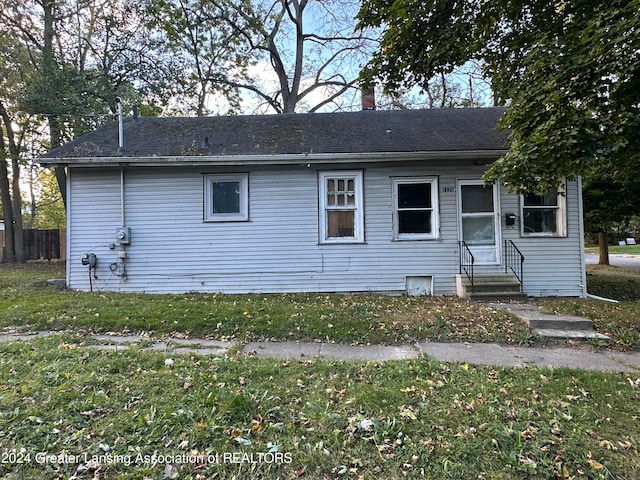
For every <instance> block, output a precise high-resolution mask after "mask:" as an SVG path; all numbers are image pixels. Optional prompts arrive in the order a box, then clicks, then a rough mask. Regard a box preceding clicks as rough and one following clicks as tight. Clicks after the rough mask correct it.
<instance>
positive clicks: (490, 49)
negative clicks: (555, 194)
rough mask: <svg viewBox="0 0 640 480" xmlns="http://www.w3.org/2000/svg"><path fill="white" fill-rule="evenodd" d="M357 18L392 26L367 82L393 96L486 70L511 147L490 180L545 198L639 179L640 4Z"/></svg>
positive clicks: (589, 1) (367, 8)
mask: <svg viewBox="0 0 640 480" xmlns="http://www.w3.org/2000/svg"><path fill="white" fill-rule="evenodd" d="M358 18H359V21H360V25H361V26H362V27H379V26H386V28H385V32H384V35H383V39H382V42H381V47H380V49H379V51H378V52H377V53H376V54H375V56H374V58H373V60H372V61H371V62H370V63H369V65H368V66H367V68H366V69H365V70H364V72H363V77H362V78H363V79H364V81H370V80H371V79H374V78H378V79H381V80H382V82H383V83H384V84H385V86H386V88H387V89H389V90H394V89H397V88H399V87H400V86H402V85H406V84H409V85H425V82H427V81H429V80H430V79H431V78H433V77H434V76H436V75H440V74H442V73H445V74H446V73H449V72H451V71H452V70H453V69H454V68H455V67H456V66H459V65H462V64H464V63H465V62H467V61H469V60H471V59H476V60H480V61H482V62H483V64H484V69H485V72H486V74H487V75H488V77H489V78H490V79H491V85H492V89H493V91H494V98H495V103H496V104H507V106H508V109H507V113H506V115H505V116H504V118H503V119H502V120H501V127H502V128H505V129H508V132H509V133H508V141H509V144H510V150H509V153H508V154H507V155H506V156H504V157H503V158H501V159H499V160H498V161H497V162H495V163H494V164H493V165H492V166H491V167H490V169H489V171H488V172H487V174H486V175H485V178H486V180H487V181H489V182H496V181H501V182H503V183H505V184H506V185H508V186H509V187H510V188H511V189H512V190H515V191H520V192H524V191H537V192H538V193H540V192H543V191H546V190H547V189H549V188H554V187H556V186H557V185H558V183H559V181H560V180H561V179H562V178H571V177H573V176H575V175H585V174H586V175H588V174H590V173H592V172H594V171H596V170H598V171H601V172H606V173H607V174H610V175H613V176H614V177H617V178H624V177H630V178H635V179H637V178H638V175H639V172H640V168H639V167H640V148H639V147H640V138H639V137H640V136H638V135H637V131H638V127H640V110H639V108H640V0H612V1H610V2H601V1H598V0H576V1H573V2H529V1H524V0H519V1H508V0H489V1H486V2H475V1H472V0H466V1H460V2H450V1H448V0H429V1H423V0H420V1H418V0H396V1H393V2H388V1H386V0H365V2H364V4H363V6H362V8H361V10H360V12H359V15H358Z"/></svg>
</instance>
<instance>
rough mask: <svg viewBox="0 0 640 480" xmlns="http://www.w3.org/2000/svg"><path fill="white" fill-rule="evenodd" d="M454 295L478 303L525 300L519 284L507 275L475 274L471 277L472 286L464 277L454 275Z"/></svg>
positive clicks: (525, 297) (525, 295)
mask: <svg viewBox="0 0 640 480" xmlns="http://www.w3.org/2000/svg"><path fill="white" fill-rule="evenodd" d="M456 293H457V294H458V296H459V297H463V298H469V299H471V300H478V301H498V300H501V301H525V300H526V299H527V294H526V293H524V292H523V291H522V287H521V285H520V282H518V280H517V279H516V277H515V276H514V275H512V274H509V273H476V274H475V275H474V276H473V286H472V285H471V281H470V280H469V278H468V277H467V276H466V275H463V274H461V275H456Z"/></svg>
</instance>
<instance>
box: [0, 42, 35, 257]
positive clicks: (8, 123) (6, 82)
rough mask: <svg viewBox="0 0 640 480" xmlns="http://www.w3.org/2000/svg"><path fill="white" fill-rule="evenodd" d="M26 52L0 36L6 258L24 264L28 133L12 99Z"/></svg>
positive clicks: (0, 187) (0, 191)
mask: <svg viewBox="0 0 640 480" xmlns="http://www.w3.org/2000/svg"><path fill="white" fill-rule="evenodd" d="M26 57H27V51H26V49H24V48H23V46H22V45H20V44H19V43H18V42H16V41H15V40H14V39H13V38H12V37H11V36H10V35H6V34H3V33H0V200H1V203H2V216H3V218H4V226H5V247H6V257H7V260H8V261H10V262H19V263H22V262H24V261H25V252H24V245H23V229H22V215H21V212H22V198H21V195H20V170H21V167H22V165H21V163H22V159H21V152H22V147H23V141H24V137H25V135H26V134H27V133H28V132H29V122H28V118H26V117H24V116H23V115H20V114H19V113H17V112H16V109H15V104H13V103H12V101H11V100H12V99H14V98H15V97H16V95H18V93H19V92H20V91H21V88H22V85H23V84H24V75H25V74H28V72H29V69H28V68H25V69H21V68H20V66H21V65H22V64H23V63H24V62H25V59H26Z"/></svg>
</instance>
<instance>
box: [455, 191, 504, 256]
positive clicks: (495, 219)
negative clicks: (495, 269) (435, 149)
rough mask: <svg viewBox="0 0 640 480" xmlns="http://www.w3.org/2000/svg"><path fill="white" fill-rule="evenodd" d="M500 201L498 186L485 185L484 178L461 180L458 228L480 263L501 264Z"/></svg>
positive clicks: (461, 238)
mask: <svg viewBox="0 0 640 480" xmlns="http://www.w3.org/2000/svg"><path fill="white" fill-rule="evenodd" d="M498 201H499V197H498V188H497V186H495V185H494V186H491V187H485V186H484V182H483V181H482V180H459V181H458V219H459V230H458V231H459V232H460V240H463V241H464V242H465V243H466V244H467V245H468V246H469V249H470V250H471V253H473V256H474V259H475V264H476V265H478V264H479V265H496V264H498V263H500V260H499V259H500V252H499V249H500V215H499V213H497V212H499V208H498Z"/></svg>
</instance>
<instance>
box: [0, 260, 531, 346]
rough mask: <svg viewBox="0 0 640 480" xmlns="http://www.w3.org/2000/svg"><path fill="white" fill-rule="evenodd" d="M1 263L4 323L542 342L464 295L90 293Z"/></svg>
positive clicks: (269, 335) (271, 336)
mask: <svg viewBox="0 0 640 480" xmlns="http://www.w3.org/2000/svg"><path fill="white" fill-rule="evenodd" d="M0 268H2V269H3V270H2V275H1V276H0V312H2V316H1V318H0V327H4V328H12V327H19V328H23V329H33V330H43V329H48V330H52V329H57V330H66V329H73V330H79V329H82V330H88V331H91V332H106V331H118V332H122V331H126V332H141V331H145V332H149V333H152V334H155V335H165V334H173V333H176V332H177V333H181V334H188V335H191V336H207V337H214V338H219V339H230V338H233V339H236V340H240V341H254V340H302V341H328V342H336V343H377V344H398V343H405V342H409V343H413V342H415V341H418V340H423V339H424V340H432V341H468V342H498V343H505V344H529V343H531V342H532V341H534V337H533V335H532V332H531V330H530V329H529V328H528V327H527V326H526V325H525V324H523V323H522V322H521V321H519V320H518V319H517V318H515V317H513V316H512V315H510V314H508V313H506V312H504V311H501V310H496V309H494V308H492V307H490V306H485V305H479V304H476V303H472V302H469V301H466V300H461V299H458V298H439V297H438V298H424V297H405V296H401V297H391V296H384V295H327V294H288V295H215V294H197V293H196V294H185V295H149V294H120V293H109V292H93V293H88V292H77V291H58V290H54V289H52V288H50V287H48V286H47V284H46V279H47V278H52V277H55V276H56V275H57V276H60V275H61V274H62V273H61V272H60V271H59V268H60V267H56V266H55V265H53V266H52V265H49V264H31V265H28V266H25V267H11V268H9V267H6V266H1V267H0ZM56 268H57V269H58V270H56Z"/></svg>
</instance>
